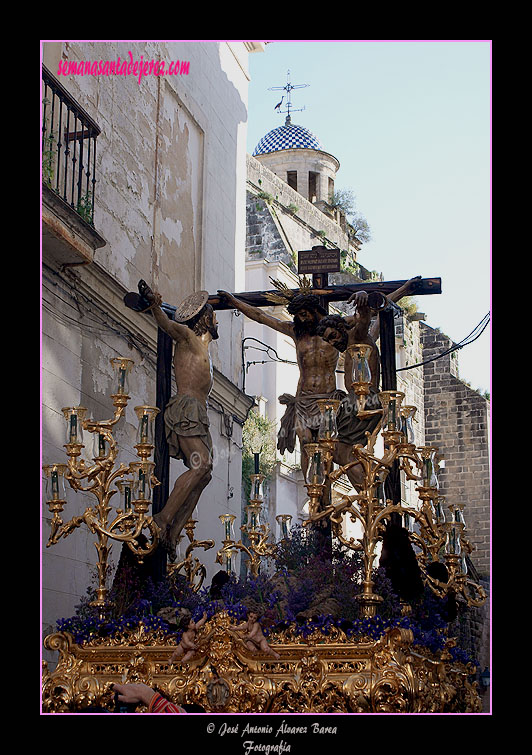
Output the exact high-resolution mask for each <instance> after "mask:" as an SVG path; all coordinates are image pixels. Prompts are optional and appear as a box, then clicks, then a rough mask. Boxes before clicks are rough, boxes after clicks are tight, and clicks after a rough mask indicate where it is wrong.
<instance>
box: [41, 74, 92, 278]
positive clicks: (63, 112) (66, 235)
mask: <svg viewBox="0 0 532 755" xmlns="http://www.w3.org/2000/svg"><path fill="white" fill-rule="evenodd" d="M99 134H100V128H99V126H98V125H97V124H96V123H95V122H94V121H93V119H92V118H91V117H90V116H89V115H88V113H86V112H85V110H83V108H82V107H81V106H80V105H79V104H78V103H77V102H76V101H75V100H74V98H73V97H72V95H71V94H70V93H69V92H68V91H67V90H66V89H65V88H64V86H63V85H62V84H61V83H60V82H59V81H57V79H56V78H55V77H54V76H53V75H52V74H51V73H50V71H49V70H48V69H47V68H46V67H45V66H43V67H42V169H41V173H42V228H43V238H42V241H43V256H44V257H46V258H49V259H50V261H52V260H55V261H56V262H58V263H59V264H63V265H64V264H87V263H89V262H92V261H93V258H94V252H95V251H96V249H98V248H100V247H102V246H105V244H106V241H105V239H104V238H103V237H102V236H101V235H100V234H99V233H98V232H97V231H96V229H95V227H94V196H95V188H96V184H97V179H96V140H97V138H98V135H99Z"/></svg>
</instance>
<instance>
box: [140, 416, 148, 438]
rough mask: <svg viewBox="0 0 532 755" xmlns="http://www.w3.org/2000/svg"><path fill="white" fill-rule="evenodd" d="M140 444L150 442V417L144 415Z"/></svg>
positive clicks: (141, 424) (141, 422)
mask: <svg viewBox="0 0 532 755" xmlns="http://www.w3.org/2000/svg"><path fill="white" fill-rule="evenodd" d="M140 442H141V443H147V442H148V415H147V414H143V415H142V417H141V419H140Z"/></svg>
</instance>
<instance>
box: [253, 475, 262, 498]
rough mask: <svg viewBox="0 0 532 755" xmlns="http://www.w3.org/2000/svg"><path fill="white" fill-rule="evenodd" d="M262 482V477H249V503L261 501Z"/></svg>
mask: <svg viewBox="0 0 532 755" xmlns="http://www.w3.org/2000/svg"><path fill="white" fill-rule="evenodd" d="M263 482H264V475H261V474H252V475H251V496H250V500H251V501H262V495H263V494H262V483H263Z"/></svg>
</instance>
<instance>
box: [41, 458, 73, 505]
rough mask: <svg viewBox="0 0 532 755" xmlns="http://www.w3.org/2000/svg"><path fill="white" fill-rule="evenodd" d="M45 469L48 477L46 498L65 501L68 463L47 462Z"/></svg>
mask: <svg viewBox="0 0 532 755" xmlns="http://www.w3.org/2000/svg"><path fill="white" fill-rule="evenodd" d="M43 471H44V475H45V478H46V488H45V495H46V500H47V501H64V500H65V496H66V490H65V475H66V473H67V471H68V466H67V465H66V464H47V465H46V466H44V467H43Z"/></svg>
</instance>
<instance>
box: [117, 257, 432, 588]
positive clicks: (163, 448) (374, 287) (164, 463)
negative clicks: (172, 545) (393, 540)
mask: <svg viewBox="0 0 532 755" xmlns="http://www.w3.org/2000/svg"><path fill="white" fill-rule="evenodd" d="M299 255H300V259H299V262H300V265H299V270H298V272H301V273H303V274H305V273H306V274H309V273H310V274H311V275H312V284H313V286H312V287H313V293H314V294H315V295H317V296H319V297H320V302H321V304H322V308H323V309H324V310H325V311H328V308H329V304H330V303H331V302H335V301H345V300H347V299H348V298H349V297H350V296H351V295H352V294H354V293H356V292H357V291H361V290H364V291H366V292H367V293H368V294H370V295H371V293H372V292H377V293H382V294H387V295H389V294H393V293H394V292H395V291H397V290H398V289H399V288H400V287H402V286H403V285H404V284H405V283H406V282H407V281H405V280H400V281H388V282H380V281H373V282H369V283H367V282H366V283H355V284H348V285H340V286H338V285H330V284H329V280H328V275H329V273H333V272H337V271H339V269H340V266H339V263H340V259H339V250H334V249H333V250H330V249H326V248H325V247H313V248H312V249H311V250H304V251H303V252H300V253H299ZM335 268H336V269H335ZM297 291H298V289H294V290H292V293H293V294H295V293H297ZM276 293H278V291H274V290H270V291H254V292H243V293H239V294H235V295H234V296H235V298H236V299H239V300H240V301H241V302H244V303H246V304H248V305H251V306H252V307H255V308H266V307H271V305H272V300H271V298H269V297H271V295H272V294H276ZM410 293H412V294H414V295H425V294H437V293H441V280H440V279H439V278H419V279H416V281H415V286H414V290H412V291H411V292H410ZM124 301H125V303H126V305H127V306H128V307H130V308H132V309H135V310H137V311H143V310H145V309H147V308H148V306H147V304H148V303H147V302H143V301H142V297H141V296H140V295H139V294H134V293H130V294H127V295H126V297H124ZM208 303H209V304H210V305H211V306H212V308H213V309H214V310H227V309H234V306H233V305H232V304H231V302H228V301H227V299H226V298H224V297H223V296H221V295H219V294H214V295H210V296H209V298H208ZM161 306H162V309H163V311H164V312H165V313H166V314H167V315H168V317H169V318H170V319H172V317H173V314H174V313H175V311H176V307H174V306H172V305H170V304H165V303H163V304H162V305H161ZM379 316H380V342H381V343H380V347H381V348H380V350H381V365H382V366H381V370H382V389H383V390H394V389H396V387H397V385H396V373H395V334H394V323H393V310H392V309H391V308H389V311H387V310H382V311H381V312H380V313H379ZM171 365H172V340H171V338H169V336H168V335H167V334H166V333H164V332H163V331H161V329H160V328H159V329H158V341H157V396H156V404H157V406H158V407H159V408H160V409H161V412H160V414H159V415H158V417H157V423H156V428H155V431H156V447H155V464H156V466H155V476H156V477H157V479H158V480H159V481H160V482H161V485H160V486H157V487H156V488H155V490H154V500H153V513H154V514H156V513H158V512H159V511H160V510H161V509H162V508H163V507H164V504H165V502H166V500H167V498H168V490H169V461H170V458H169V453H168V447H167V443H166V438H165V432H164V421H163V416H162V415H163V410H164V408H165V406H166V404H167V403H168V401H169V400H170V392H171V374H172V368H171ZM396 478H397V479H396V480H395V482H393V492H392V493H391V494H390V492H389V493H388V497H390V498H392V499H393V500H394V501H395V500H398V497H399V499H400V488H399V481H398V475H396ZM392 479H393V476H392ZM165 565H166V558H165V556H164V554H161V562H160V564H158V565H155V563H154V568H155V572H156V573H158V574H159V575H162V574H164V571H165Z"/></svg>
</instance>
